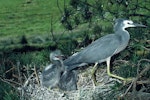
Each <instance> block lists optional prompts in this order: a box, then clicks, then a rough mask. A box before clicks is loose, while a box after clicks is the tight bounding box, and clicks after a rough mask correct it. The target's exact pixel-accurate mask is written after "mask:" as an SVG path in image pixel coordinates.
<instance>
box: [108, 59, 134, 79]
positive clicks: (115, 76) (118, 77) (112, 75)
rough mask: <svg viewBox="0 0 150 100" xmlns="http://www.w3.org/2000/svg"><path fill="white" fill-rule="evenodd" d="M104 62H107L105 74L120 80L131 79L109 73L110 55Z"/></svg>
mask: <svg viewBox="0 0 150 100" xmlns="http://www.w3.org/2000/svg"><path fill="white" fill-rule="evenodd" d="M106 63H107V74H108V75H109V76H111V77H114V78H117V79H120V80H123V81H131V80H132V79H131V78H123V77H120V76H117V75H114V74H111V73H110V57H109V58H107V60H106Z"/></svg>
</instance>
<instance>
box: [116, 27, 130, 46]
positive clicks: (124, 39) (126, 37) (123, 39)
mask: <svg viewBox="0 0 150 100" xmlns="http://www.w3.org/2000/svg"><path fill="white" fill-rule="evenodd" d="M116 34H117V35H119V36H120V37H121V42H122V43H121V44H128V42H129V40H130V34H129V32H128V31H127V30H125V29H121V28H120V29H119V30H117V32H116Z"/></svg>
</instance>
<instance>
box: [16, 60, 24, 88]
mask: <svg viewBox="0 0 150 100" xmlns="http://www.w3.org/2000/svg"><path fill="white" fill-rule="evenodd" d="M19 66H20V62H19V61H18V62H17V71H18V75H19V78H18V80H19V82H20V84H21V85H22V83H23V82H22V77H21V73H20V68H19Z"/></svg>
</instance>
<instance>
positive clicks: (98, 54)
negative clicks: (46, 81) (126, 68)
mask: <svg viewBox="0 0 150 100" xmlns="http://www.w3.org/2000/svg"><path fill="white" fill-rule="evenodd" d="M139 26H140V25H139ZM141 26H143V27H144V25H141ZM128 27H136V26H134V24H133V23H132V21H130V20H124V19H117V20H116V22H115V25H114V31H115V33H114V34H108V35H106V36H104V37H101V38H99V39H97V40H96V41H94V42H93V43H91V44H90V45H89V46H87V47H86V48H84V49H83V50H81V51H80V52H78V53H76V54H75V55H72V56H70V57H69V58H68V59H66V60H65V61H64V65H65V66H68V67H67V68H66V69H67V70H72V69H75V68H77V67H80V66H82V65H86V64H89V63H95V62H98V63H101V62H104V61H106V59H107V58H109V57H110V58H111V57H112V56H113V55H115V54H117V53H119V52H121V51H122V50H124V49H125V48H126V46H127V45H128V42H129V39H130V35H129V33H128V31H126V30H125V28H128Z"/></svg>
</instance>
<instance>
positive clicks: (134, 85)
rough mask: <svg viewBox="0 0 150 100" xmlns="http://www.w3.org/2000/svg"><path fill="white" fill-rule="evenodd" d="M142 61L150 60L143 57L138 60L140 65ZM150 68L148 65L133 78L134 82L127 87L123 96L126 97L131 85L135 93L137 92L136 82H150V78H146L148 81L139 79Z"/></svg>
mask: <svg viewBox="0 0 150 100" xmlns="http://www.w3.org/2000/svg"><path fill="white" fill-rule="evenodd" d="M142 61H147V62H150V60H148V59H141V60H140V61H139V62H138V67H139V66H140V63H141V62H142ZM148 70H150V67H149V66H146V67H145V68H144V69H143V70H142V71H141V72H140V73H139V74H138V75H137V77H136V78H135V79H133V81H132V83H131V84H130V86H129V87H128V88H127V90H126V92H125V93H124V94H123V96H122V97H124V96H125V95H127V93H128V92H129V90H130V89H131V87H133V93H134V92H136V84H143V83H146V84H148V83H150V80H146V81H138V79H139V78H140V77H141V76H143V74H144V73H146V72H147V71H148Z"/></svg>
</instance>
